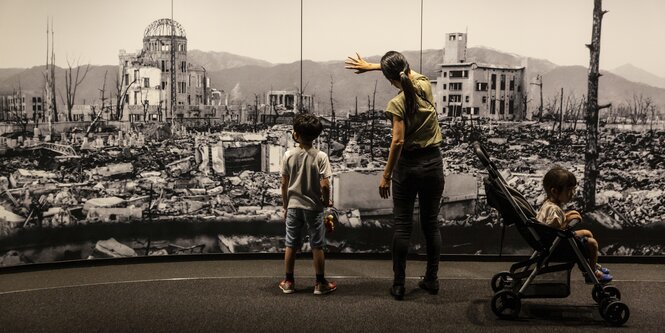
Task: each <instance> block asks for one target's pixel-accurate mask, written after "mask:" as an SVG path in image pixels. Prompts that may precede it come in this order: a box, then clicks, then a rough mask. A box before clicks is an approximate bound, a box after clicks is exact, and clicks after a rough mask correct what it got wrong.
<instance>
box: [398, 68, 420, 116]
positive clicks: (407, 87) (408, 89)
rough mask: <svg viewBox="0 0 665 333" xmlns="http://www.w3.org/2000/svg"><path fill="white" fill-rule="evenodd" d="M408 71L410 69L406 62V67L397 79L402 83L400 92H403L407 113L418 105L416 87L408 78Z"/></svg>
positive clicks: (414, 110)
mask: <svg viewBox="0 0 665 333" xmlns="http://www.w3.org/2000/svg"><path fill="white" fill-rule="evenodd" d="M410 72H411V69H410V68H409V65H408V64H407V65H406V67H404V71H402V72H400V73H399V81H400V83H401V84H402V92H403V93H404V100H405V103H404V104H405V105H404V106H405V108H406V110H405V111H406V114H408V115H412V114H414V113H415V112H416V111H417V109H418V105H417V104H416V89H415V87H414V86H413V82H411V79H409V73H410Z"/></svg>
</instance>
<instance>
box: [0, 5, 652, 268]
mask: <svg viewBox="0 0 665 333" xmlns="http://www.w3.org/2000/svg"><path fill="white" fill-rule="evenodd" d="M78 4H79V2H77V1H73V0H72V1H67V2H59V3H58V4H57V5H56V4H52V3H49V4H48V5H45V6H44V7H45V9H41V10H38V11H36V12H35V13H34V14H31V15H35V16H39V17H35V18H34V19H31V20H29V22H33V23H34V25H36V26H38V28H39V29H36V28H35V29H34V30H35V32H34V35H30V36H29V37H28V40H29V41H30V43H28V44H35V45H28V46H26V48H28V47H31V48H34V49H35V50H39V52H40V54H41V55H42V56H40V57H39V58H35V60H33V62H32V63H30V64H25V63H20V62H17V61H18V60H14V59H13V58H11V56H7V57H3V58H2V59H1V60H0V102H1V104H0V107H1V108H0V130H1V133H0V134H1V136H0V165H1V167H0V170H1V171H0V192H1V193H2V194H1V195H0V265H1V266H13V265H20V264H26V263H44V262H54V261H63V260H78V259H94V258H108V257H130V256H146V255H149V256H151V255H178V254H198V253H257V252H268V253H274V252H281V251H283V249H284V234H285V230H284V221H283V209H282V198H281V191H280V181H281V179H280V174H279V171H280V170H281V162H282V157H283V155H284V153H285V151H286V150H287V149H289V148H292V147H294V146H295V143H294V141H293V139H292V125H291V123H292V119H293V117H294V115H295V114H297V113H299V112H311V113H314V114H316V115H318V116H319V118H320V120H321V122H322V123H323V125H324V132H323V133H322V135H321V136H320V137H319V138H318V139H317V140H316V146H317V147H318V148H319V149H320V150H322V151H324V152H326V153H327V154H328V155H329V156H330V160H331V163H332V166H333V173H334V174H333V177H332V198H333V200H334V203H335V205H334V206H335V209H336V211H337V212H338V221H337V224H336V228H335V231H334V232H333V233H329V234H328V235H327V240H328V245H327V250H328V251H329V252H339V253H367V252H370V253H387V252H389V251H390V243H391V239H392V229H391V225H392V200H391V199H381V198H380V197H379V194H378V183H379V179H380V177H381V174H382V170H383V168H384V166H385V161H386V159H387V155H388V147H389V145H390V140H391V127H390V126H391V124H390V122H389V120H388V119H387V118H386V116H385V107H386V104H387V102H388V101H389V100H390V99H391V98H392V97H393V96H395V95H396V94H397V93H398V92H399V91H398V90H397V89H396V88H394V87H393V86H391V85H390V83H389V82H388V81H387V80H386V79H385V78H384V77H383V75H382V74H381V72H380V71H377V72H375V73H370V74H364V75H362V76H359V75H356V74H354V73H353V72H352V71H350V70H347V69H344V58H345V57H346V56H355V55H356V52H358V54H360V55H361V56H363V57H366V59H367V61H370V62H378V61H379V60H380V57H381V55H383V53H385V52H386V51H388V50H398V51H400V52H403V53H404V55H405V56H406V58H407V60H408V61H409V63H410V65H411V68H412V69H413V70H414V71H417V72H421V73H423V74H424V75H426V76H427V77H428V78H429V79H430V81H431V82H432V87H433V92H434V98H435V101H436V103H435V104H436V108H437V112H438V114H439V120H440V125H441V129H442V132H443V135H444V142H443V143H442V145H441V148H440V149H441V152H442V154H443V157H444V173H445V175H446V186H445V190H444V198H443V202H442V204H441V208H440V214H439V222H440V229H441V233H442V238H443V248H442V253H443V254H471V255H484V254H491V255H496V254H528V253H529V252H530V248H529V247H528V245H526V243H525V242H524V241H523V240H522V239H521V237H520V236H519V234H518V233H517V232H516V230H514V227H507V228H505V229H504V228H503V224H502V220H501V217H500V215H499V214H498V213H497V211H496V210H494V209H492V208H491V207H490V206H489V205H488V203H487V196H486V193H485V187H484V182H483V180H484V178H485V177H486V176H487V173H486V171H485V170H484V169H483V167H482V165H481V164H480V163H479V160H478V158H477V157H476V156H475V155H474V153H473V150H472V145H471V143H472V142H473V141H475V140H478V141H480V142H481V143H482V144H483V146H484V147H485V148H486V149H487V151H488V153H489V155H490V156H491V158H492V159H493V161H494V162H495V163H496V165H497V167H498V169H499V170H500V171H501V173H502V175H503V177H504V178H505V179H506V181H507V183H508V184H509V185H511V186H512V187H513V188H515V189H516V190H518V191H519V192H521V193H522V194H524V196H525V198H526V199H527V201H528V202H529V203H530V204H531V205H532V206H534V207H535V208H536V209H537V208H539V207H540V205H541V204H542V202H543V201H544V199H545V195H544V191H543V189H542V177H543V175H544V174H545V172H547V170H549V169H550V168H551V167H552V166H554V165H560V166H563V167H565V168H566V169H568V170H570V171H572V172H573V173H574V174H575V176H576V178H577V180H578V191H577V192H578V193H577V195H576V196H575V198H574V200H573V201H572V202H571V203H570V204H569V205H568V209H577V210H580V211H581V212H582V213H583V216H584V222H583V223H582V224H581V225H580V226H581V227H583V228H587V229H589V230H591V231H592V232H593V233H594V235H595V237H596V238H597V239H598V240H599V242H600V247H601V253H602V254H603V255H663V253H665V250H664V249H663V247H664V246H665V244H663V241H662V239H663V237H661V236H660V235H661V234H663V233H664V229H663V228H664V226H663V219H662V216H663V213H665V206H664V205H663V189H664V188H665V179H664V177H662V175H663V174H664V173H663V169H664V168H665V167H664V164H663V141H664V140H665V132H664V130H663V121H662V119H663V110H665V107H664V105H665V84H663V85H662V86H659V84H661V83H659V82H658V81H657V80H656V81H650V82H643V83H636V82H633V81H629V80H627V79H625V77H629V76H630V73H628V72H626V71H625V68H623V70H624V71H620V70H619V69H617V70H616V71H614V72H608V73H606V74H605V75H604V76H603V78H602V79H601V86H600V103H601V104H605V103H612V105H613V107H612V108H609V109H604V110H603V111H601V113H600V118H601V119H600V124H601V129H600V135H599V137H600V141H599V142H600V147H601V151H600V156H599V161H600V163H599V165H600V174H599V176H598V179H597V192H598V194H597V198H596V203H597V208H596V209H594V210H592V211H584V210H583V209H582V207H583V203H582V193H581V189H582V185H583V182H584V163H585V156H584V147H585V144H586V128H585V123H584V112H585V109H584V101H585V100H584V95H585V94H586V83H587V78H586V69H585V67H583V66H586V63H588V55H587V58H581V60H579V65H580V66H577V67H575V66H562V65H556V64H555V63H554V62H552V61H554V60H552V61H550V59H547V60H546V59H539V58H532V56H533V55H531V54H528V53H527V54H519V55H518V54H516V53H513V52H508V51H500V50H502V45H513V43H514V39H515V37H514V36H510V35H506V36H505V37H503V38H502V39H494V40H492V41H491V44H488V47H485V46H478V45H481V43H480V42H474V40H476V39H477V40H479V41H483V43H490V41H488V39H487V38H488V37H487V36H485V35H492V34H491V33H490V32H487V30H486V27H487V26H492V24H494V23H492V22H494V21H492V20H493V19H492V16H491V15H488V16H482V15H481V16H480V17H475V16H472V17H468V18H466V19H463V18H456V19H455V20H460V21H459V22H455V24H444V23H442V22H441V21H442V20H441V18H440V17H438V16H437V15H436V14H435V13H442V12H446V11H451V10H452V11H454V12H463V11H465V10H470V9H473V8H476V7H477V6H480V4H482V5H483V6H484V8H487V10H493V11H496V12H497V13H501V11H502V10H505V9H502V8H497V7H495V5H492V4H491V2H482V1H481V2H478V3H474V4H464V5H457V4H453V3H444V4H442V3H441V2H437V1H422V2H420V1H411V2H407V3H406V4H405V3H404V2H403V1H395V2H391V1H388V2H380V4H381V6H382V8H383V9H384V15H382V16H381V17H368V15H367V13H368V12H370V11H371V10H372V8H375V7H376V6H377V5H378V4H379V3H378V2H376V1H365V2H362V3H360V4H357V3H355V2H345V1H341V2H339V3H338V2H334V3H331V2H326V1H322V0H316V1H303V2H301V1H297V0H290V1H279V2H273V1H258V0H256V1H248V2H247V3H246V4H242V5H241V4H236V3H226V2H221V3H219V2H210V3H200V4H186V3H185V2H180V1H175V3H174V18H175V20H171V19H170V18H168V17H170V15H171V12H170V7H169V5H170V3H168V2H165V1H154V2H150V1H148V2H146V3H143V4H141V5H139V6H144V8H142V10H138V11H137V12H139V13H141V14H140V15H136V16H133V17H132V18H131V21H132V22H130V23H127V27H118V28H117V29H118V31H119V32H122V33H120V34H119V35H122V37H121V38H120V37H118V38H113V39H109V40H108V41H106V42H105V46H104V47H111V48H112V50H111V51H110V52H111V53H112V54H111V55H110V56H109V55H108V53H109V52H105V53H103V54H102V55H99V52H98V51H97V50H96V48H95V46H94V45H96V44H95V43H93V42H91V43H90V45H89V46H85V45H83V46H82V45H76V46H72V45H71V44H68V40H69V39H71V38H72V36H78V37H79V38H80V39H85V36H86V34H87V33H88V31H89V30H90V29H82V27H84V26H86V25H85V24H86V22H87V21H83V22H78V24H76V25H75V24H74V21H73V20H72V19H71V13H70V14H67V13H68V12H71V9H72V8H76V6H78ZM352 4H354V5H355V6H356V7H355V10H353V11H349V10H348V6H349V5H352ZM2 6H3V7H6V9H17V8H13V6H20V4H3V5H2ZM99 6H101V5H99ZM200 6H205V7H206V8H208V9H210V10H207V11H206V12H205V13H202V12H201V10H200V8H199V7H200ZM421 6H422V7H421ZM533 6H534V5H531V4H530V5H528V6H527V7H524V8H523V9H524V10H525V11H527V10H531V11H534V10H537V7H538V6H542V7H547V9H548V10H554V11H556V10H561V8H559V7H557V6H558V5H556V4H544V3H541V4H539V5H538V6H535V7H533ZM616 6H617V7H621V6H620V5H618V4H617V5H616ZM651 6H654V7H657V6H661V5H659V4H657V3H653V4H651ZM10 7H11V8H10ZM481 7H482V6H481ZM550 7H551V8H550ZM587 7H589V8H587ZM608 7H609V6H608ZM576 8H578V9H579V11H580V12H583V15H582V14H580V15H579V20H580V21H581V22H580V23H579V24H580V25H584V27H586V24H587V23H588V22H590V20H591V9H590V6H587V5H578V6H577V7H576ZM18 9H20V8H18ZM610 9H612V8H610ZM108 10H112V9H108ZM301 10H302V13H303V16H302V21H301V15H300V13H301ZM617 11H618V13H617V15H621V12H622V9H621V8H617ZM220 12H223V13H224V15H223V17H225V18H226V19H225V20H219V13H220ZM421 13H423V15H422V16H421ZM42 14H43V15H42ZM40 15H41V16H40ZM68 15H69V16H68ZM47 17H48V19H47ZM576 17H577V16H576ZM421 18H422V26H421ZM250 19H251V20H250ZM495 19H498V18H495ZM402 21H406V22H410V23H409V24H407V25H399V26H396V25H395V23H392V22H402ZM3 22H11V21H3ZM301 22H302V25H301ZM250 23H251V24H250ZM0 24H9V23H0ZM45 25H46V26H47V27H48V31H47V32H46V34H45V33H44V32H45V31H42V30H44V29H42V28H43V27H44V26H45ZM616 25H617V23H616V22H615V23H614V26H613V25H612V22H610V23H608V24H606V25H605V26H604V29H607V30H608V31H610V32H611V31H614V30H613V29H616V28H614V27H615V26H616ZM74 26H76V27H74ZM6 28H7V29H6V30H8V31H11V29H15V28H12V27H10V26H8V27H6ZM129 28H131V29H129ZM96 29H97V30H98V31H104V32H110V31H113V29H115V28H113V27H111V26H108V27H107V26H104V25H103V24H102V25H101V26H99V27H97V28H96ZM128 29H129V30H128ZM395 29H400V31H399V32H398V31H396V30H395ZM37 30H39V32H37ZM401 30H403V31H401ZM54 31H55V33H54ZM60 31H62V32H63V33H61V32H60ZM387 31H393V34H395V37H394V38H390V37H389V35H390V34H387ZM65 32H66V33H67V34H65ZM421 36H422V38H421ZM492 36H493V35H492ZM607 38H608V41H607V42H604V43H605V44H606V45H607V49H608V50H607V51H605V50H603V51H604V52H605V53H608V54H612V53H611V50H613V48H612V45H613V44H612V43H613V41H614V40H613V39H612V38H611V37H607ZM647 38H648V36H647ZM61 41H62V42H61ZM54 42H55V44H58V47H57V48H55V47H54V45H53V44H54ZM535 42H536V41H534V43H535ZM60 43H62V45H63V46H60V45H61V44H60ZM301 45H302V48H301ZM577 46H579V45H577V44H574V45H573V46H570V45H568V46H567V47H570V48H571V49H572V48H574V47H577ZM490 47H491V48H490ZM70 48H71V50H75V51H76V52H80V53H81V54H83V55H88V54H89V55H90V56H89V57H90V59H91V60H90V62H91V63H93V64H95V63H106V64H109V65H87V64H86V63H84V62H82V61H81V62H74V60H72V59H67V60H69V64H70V66H68V63H67V61H63V60H61V58H66V57H67V56H68V55H69V53H67V52H68V50H69V49H70ZM132 48H135V49H136V50H135V51H127V50H131V49H132ZM201 50H214V51H201ZM235 52H238V53H237V54H243V55H242V56H240V55H236V53H235ZM524 52H527V51H524ZM533 52H535V51H533ZM561 52H564V50H562V51H561ZM605 53H603V54H602V55H601V59H603V58H604V57H605ZM44 54H46V55H47V56H46V66H44V59H43V55H44ZM93 54H97V56H92V55H93ZM87 57H88V56H84V57H83V58H87ZM94 57H98V58H94ZM552 57H553V58H554V59H561V58H560V57H557V55H556V54H553V55H552ZM608 58H610V56H608ZM96 59H97V60H96ZM104 59H107V60H104ZM108 59H110V60H108ZM301 59H302V61H301ZM559 61H563V60H559ZM3 62H6V63H3ZM5 68H6V69H5ZM70 74H71V76H70ZM660 74H661V75H665V73H660ZM631 79H632V80H635V81H637V80H638V79H636V78H635V77H631ZM171 82H175V84H171ZM74 91H76V93H74ZM617 91H622V92H621V93H618V92H617ZM541 93H542V96H543V97H542V99H541V97H540V96H541ZM418 212H419V210H418V207H416V208H415V214H414V235H413V240H412V249H411V250H412V251H413V252H423V251H424V249H423V244H424V243H423V238H422V235H421V234H420V231H419V230H420V227H419V222H418ZM303 250H305V251H306V250H308V246H307V245H305V246H304V248H303Z"/></svg>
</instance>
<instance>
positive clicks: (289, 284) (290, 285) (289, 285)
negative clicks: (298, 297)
mask: <svg viewBox="0 0 665 333" xmlns="http://www.w3.org/2000/svg"><path fill="white" fill-rule="evenodd" d="M279 289H282V292H283V293H285V294H293V293H294V292H295V291H296V288H295V283H294V282H293V281H288V280H282V282H280V283H279Z"/></svg>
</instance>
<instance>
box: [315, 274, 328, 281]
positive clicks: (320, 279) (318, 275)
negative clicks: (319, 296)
mask: <svg viewBox="0 0 665 333" xmlns="http://www.w3.org/2000/svg"><path fill="white" fill-rule="evenodd" d="M316 282H318V283H326V282H328V281H326V278H324V277H323V274H316Z"/></svg>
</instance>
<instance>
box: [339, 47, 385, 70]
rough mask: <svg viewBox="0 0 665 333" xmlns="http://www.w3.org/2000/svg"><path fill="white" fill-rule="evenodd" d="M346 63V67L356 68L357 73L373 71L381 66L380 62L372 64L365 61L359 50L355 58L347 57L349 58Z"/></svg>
mask: <svg viewBox="0 0 665 333" xmlns="http://www.w3.org/2000/svg"><path fill="white" fill-rule="evenodd" d="M344 63H345V64H346V66H345V67H344V68H346V69H354V70H356V74H361V73H364V72H367V71H372V70H376V69H380V68H381V66H380V65H379V64H372V63H369V62H367V61H365V59H363V58H362V57H361V56H360V55H359V54H358V53H357V52H356V57H355V58H354V57H347V60H346V61H344Z"/></svg>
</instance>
